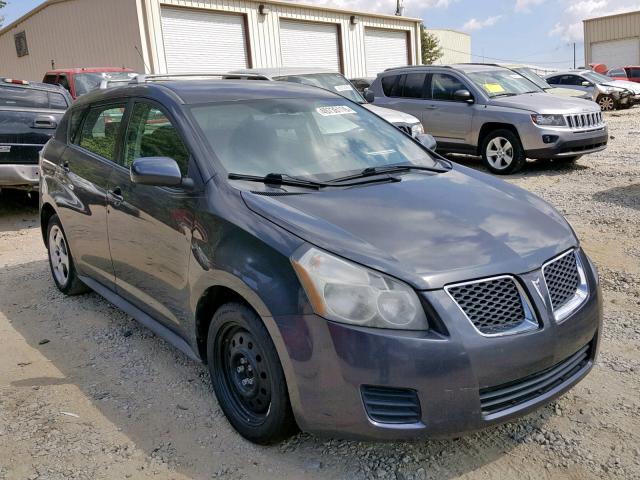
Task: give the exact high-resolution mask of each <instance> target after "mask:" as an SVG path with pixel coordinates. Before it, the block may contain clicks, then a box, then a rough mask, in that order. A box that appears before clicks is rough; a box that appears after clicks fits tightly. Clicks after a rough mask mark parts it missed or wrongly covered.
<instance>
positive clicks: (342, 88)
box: [333, 85, 352, 92]
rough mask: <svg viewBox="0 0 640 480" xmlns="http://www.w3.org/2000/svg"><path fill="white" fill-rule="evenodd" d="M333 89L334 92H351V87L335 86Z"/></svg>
mask: <svg viewBox="0 0 640 480" xmlns="http://www.w3.org/2000/svg"><path fill="white" fill-rule="evenodd" d="M333 88H335V89H336V92H347V91H350V90H352V87H351V85H336V86H335V87H333Z"/></svg>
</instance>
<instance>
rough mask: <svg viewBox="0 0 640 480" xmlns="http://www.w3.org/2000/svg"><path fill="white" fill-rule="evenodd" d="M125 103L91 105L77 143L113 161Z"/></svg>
mask: <svg viewBox="0 0 640 480" xmlns="http://www.w3.org/2000/svg"><path fill="white" fill-rule="evenodd" d="M124 111H125V104H124V103H123V104H117V105H108V106H100V107H93V108H91V109H90V110H89V112H88V113H87V116H86V118H85V121H84V123H83V125H82V132H81V133H80V141H79V145H80V146H81V147H82V148H84V149H86V150H89V151H90V152H92V153H95V154H96V155H100V156H101V157H102V158H105V159H107V160H111V161H115V159H116V153H117V142H118V136H119V133H120V126H121V125H122V118H123V116H124Z"/></svg>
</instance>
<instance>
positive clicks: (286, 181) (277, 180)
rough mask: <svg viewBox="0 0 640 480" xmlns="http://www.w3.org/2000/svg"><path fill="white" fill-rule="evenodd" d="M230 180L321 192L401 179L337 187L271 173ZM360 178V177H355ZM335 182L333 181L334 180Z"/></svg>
mask: <svg viewBox="0 0 640 480" xmlns="http://www.w3.org/2000/svg"><path fill="white" fill-rule="evenodd" d="M228 178H229V179H230V180H246V181H249V182H260V183H264V184H267V185H288V186H292V187H302V188H312V189H314V190H319V189H321V188H324V187H350V186H353V185H364V184H366V183H377V182H399V181H400V179H397V178H393V177H389V176H387V177H382V178H379V179H375V180H373V179H372V180H368V181H364V182H351V183H342V184H340V185H336V184H333V183H327V182H316V181H314V180H307V179H304V178H298V177H293V176H291V175H287V174H286V173H269V174H267V175H265V176H264V177H263V176H260V175H246V174H244V173H230V174H229V175H228ZM354 178H358V177H354ZM332 182H333V180H332Z"/></svg>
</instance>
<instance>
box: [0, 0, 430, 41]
mask: <svg viewBox="0 0 640 480" xmlns="http://www.w3.org/2000/svg"><path fill="white" fill-rule="evenodd" d="M69 1H81V0H46V1H45V2H43V3H41V4H40V5H38V6H37V7H36V8H34V9H33V10H30V11H28V12H27V13H25V14H24V15H22V16H21V17H20V18H18V19H16V20H14V21H13V22H11V23H9V24H8V25H6V26H4V27H3V28H1V29H0V35H4V34H5V33H6V32H8V31H9V30H11V29H13V28H15V27H16V26H17V25H19V24H20V23H22V22H24V21H25V20H27V19H28V18H30V17H32V16H34V15H36V14H37V13H39V12H41V11H42V10H44V9H45V8H47V7H49V6H51V5H55V4H56V3H63V2H69ZM248 1H250V2H254V3H256V4H260V3H263V0H248ZM268 3H269V4H270V5H282V6H285V7H295V8H306V9H311V10H322V11H325V12H336V13H342V14H349V15H360V16H363V17H375V18H385V19H388V20H391V19H394V20H402V21H406V22H415V23H418V22H419V23H422V19H421V18H412V17H400V16H397V15H389V14H384V13H375V12H363V11H360V10H345V9H342V8H335V7H323V6H322V5H310V4H306V3H298V2H293V1H288V0H269V2H268Z"/></svg>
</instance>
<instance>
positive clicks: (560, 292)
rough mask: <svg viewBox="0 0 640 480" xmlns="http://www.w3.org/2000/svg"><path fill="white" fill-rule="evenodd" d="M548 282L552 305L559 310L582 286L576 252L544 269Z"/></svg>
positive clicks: (543, 272) (545, 279)
mask: <svg viewBox="0 0 640 480" xmlns="http://www.w3.org/2000/svg"><path fill="white" fill-rule="evenodd" d="M542 274H543V275H544V281H545V282H547V288H548V289H549V295H550V296H551V305H552V306H553V310H554V311H555V310H557V309H559V308H560V307H562V306H563V305H564V304H565V303H567V302H568V301H569V300H571V299H572V298H573V296H574V295H575V294H576V291H577V290H578V285H579V284H580V276H579V274H578V265H577V264H576V255H575V253H574V252H571V253H568V254H566V255H564V256H562V257H560V258H559V259H557V260H555V261H554V262H552V263H549V264H547V265H545V266H544V268H543V269H542Z"/></svg>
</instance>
